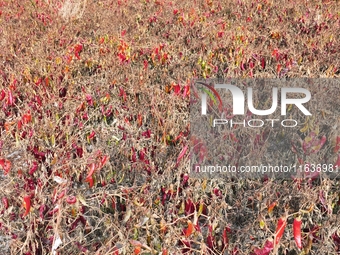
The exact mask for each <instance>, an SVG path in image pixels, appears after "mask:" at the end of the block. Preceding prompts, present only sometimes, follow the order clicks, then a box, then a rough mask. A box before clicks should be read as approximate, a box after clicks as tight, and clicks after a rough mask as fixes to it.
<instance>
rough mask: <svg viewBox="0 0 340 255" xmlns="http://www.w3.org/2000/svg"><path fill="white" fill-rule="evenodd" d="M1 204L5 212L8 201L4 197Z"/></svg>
mask: <svg viewBox="0 0 340 255" xmlns="http://www.w3.org/2000/svg"><path fill="white" fill-rule="evenodd" d="M2 203H3V204H4V207H5V210H6V209H7V208H8V199H7V198H6V197H3V198H2Z"/></svg>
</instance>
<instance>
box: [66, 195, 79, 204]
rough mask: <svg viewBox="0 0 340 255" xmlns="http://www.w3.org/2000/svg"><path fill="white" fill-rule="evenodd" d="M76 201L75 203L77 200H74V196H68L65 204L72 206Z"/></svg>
mask: <svg viewBox="0 0 340 255" xmlns="http://www.w3.org/2000/svg"><path fill="white" fill-rule="evenodd" d="M76 201H77V198H76V197H75V196H68V197H67V198H66V202H67V203H68V204H74V203H75V202H76Z"/></svg>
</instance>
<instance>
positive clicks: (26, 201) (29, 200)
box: [23, 196, 31, 217]
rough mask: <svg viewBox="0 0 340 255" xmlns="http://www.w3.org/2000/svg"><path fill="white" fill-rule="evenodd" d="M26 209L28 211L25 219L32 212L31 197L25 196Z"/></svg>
mask: <svg viewBox="0 0 340 255" xmlns="http://www.w3.org/2000/svg"><path fill="white" fill-rule="evenodd" d="M24 207H25V209H26V211H25V213H24V215H23V217H25V216H26V215H27V214H29V212H30V210H31V197H30V196H25V197H24Z"/></svg>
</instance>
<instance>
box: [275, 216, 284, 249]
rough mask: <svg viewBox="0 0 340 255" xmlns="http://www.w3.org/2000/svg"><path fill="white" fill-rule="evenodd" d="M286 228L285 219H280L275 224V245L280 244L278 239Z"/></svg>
mask: <svg viewBox="0 0 340 255" xmlns="http://www.w3.org/2000/svg"><path fill="white" fill-rule="evenodd" d="M286 226H287V219H286V217H281V218H280V219H279V221H278V223H277V226H276V231H275V245H277V244H278V243H279V242H280V239H281V237H282V235H283V233H284V231H285V228H286Z"/></svg>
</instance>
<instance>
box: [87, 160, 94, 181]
mask: <svg viewBox="0 0 340 255" xmlns="http://www.w3.org/2000/svg"><path fill="white" fill-rule="evenodd" d="M89 167H90V171H89V173H88V174H87V176H86V179H87V178H89V177H92V174H93V173H94V170H95V169H96V164H95V163H91V164H90V165H89Z"/></svg>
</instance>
